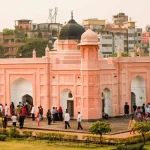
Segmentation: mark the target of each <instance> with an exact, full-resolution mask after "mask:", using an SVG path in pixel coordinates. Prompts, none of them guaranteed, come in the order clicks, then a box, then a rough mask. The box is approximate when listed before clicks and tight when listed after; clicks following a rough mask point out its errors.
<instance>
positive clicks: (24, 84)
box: [11, 78, 33, 107]
mask: <svg viewBox="0 0 150 150" xmlns="http://www.w3.org/2000/svg"><path fill="white" fill-rule="evenodd" d="M29 96H30V97H31V98H32V96H33V89H32V83H31V82H30V81H28V80H25V79H23V78H19V79H17V80H15V81H14V82H13V83H12V85H11V102H13V103H14V105H15V107H16V106H17V105H18V104H19V102H23V98H24V100H25V97H26V100H27V98H29ZM31 98H30V99H31ZM32 103H33V99H32Z"/></svg>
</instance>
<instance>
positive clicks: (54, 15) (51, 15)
mask: <svg viewBox="0 0 150 150" xmlns="http://www.w3.org/2000/svg"><path fill="white" fill-rule="evenodd" d="M52 11H53V9H49V16H48V19H47V23H53V21H54V19H55V23H56V17H57V12H58V8H57V7H55V12H54V14H52Z"/></svg>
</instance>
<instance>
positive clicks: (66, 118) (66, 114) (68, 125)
mask: <svg viewBox="0 0 150 150" xmlns="http://www.w3.org/2000/svg"><path fill="white" fill-rule="evenodd" d="M64 121H65V129H67V127H69V128H71V127H70V124H69V121H70V115H69V113H68V110H66V113H65V119H64Z"/></svg>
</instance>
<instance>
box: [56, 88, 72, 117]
mask: <svg viewBox="0 0 150 150" xmlns="http://www.w3.org/2000/svg"><path fill="white" fill-rule="evenodd" d="M69 92H70V90H69V89H65V90H63V91H61V93H60V106H61V107H62V110H63V115H64V114H65V111H66V109H67V100H73V98H68V94H69ZM54 107H56V106H54Z"/></svg>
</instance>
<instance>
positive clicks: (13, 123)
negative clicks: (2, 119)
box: [11, 115, 17, 127]
mask: <svg viewBox="0 0 150 150" xmlns="http://www.w3.org/2000/svg"><path fill="white" fill-rule="evenodd" d="M11 120H12V126H14V127H16V122H17V116H16V115H12V117H11Z"/></svg>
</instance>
